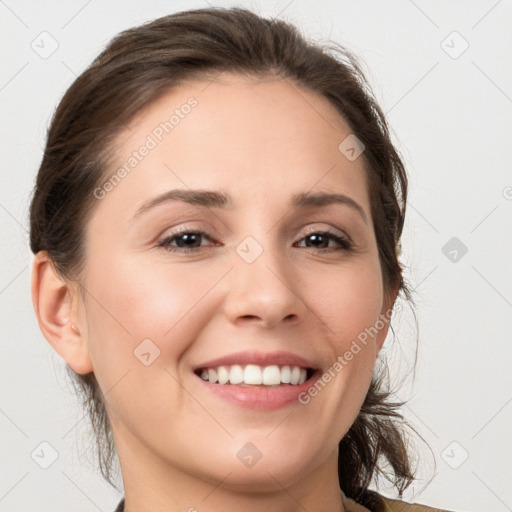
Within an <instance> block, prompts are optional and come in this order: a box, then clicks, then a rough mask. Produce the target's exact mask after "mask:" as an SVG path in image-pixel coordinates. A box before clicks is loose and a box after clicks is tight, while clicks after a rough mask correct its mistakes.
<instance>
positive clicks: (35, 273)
mask: <svg viewBox="0 0 512 512" xmlns="http://www.w3.org/2000/svg"><path fill="white" fill-rule="evenodd" d="M77 300H78V297H77V295H76V294H73V293H72V291H71V290H70V287H69V286H68V285H67V284H66V283H65V282H64V281H63V280H62V278H61V276H60V275H59V274H58V272H57V270H56V269H55V266H54V264H53V262H52V260H51V259H50V257H49V256H48V253H46V251H40V252H38V253H37V254H36V256H35V258H34V262H33V266H32V303H33V305H34V310H35V313H36V317H37V321H38V323H39V328H40V329H41V332H42V333H43V336H44V337H45V338H46V340H47V341H48V342H49V343H50V345H52V347H53V348H54V349H55V351H56V352H57V353H58V354H59V355H60V356H61V357H62V358H63V359H64V360H65V361H66V362H67V364H68V366H70V367H71V368H72V369H73V370H74V371H75V372H77V373H80V374H86V373H90V372H92V371H93V368H92V362H91V359H90V356H89V350H88V347H87V340H86V339H85V337H84V336H83V334H81V332H80V327H76V325H77V324H78V319H77V318H75V317H74V315H75V314H76V312H75V308H74V307H73V306H74V304H76V301H77Z"/></svg>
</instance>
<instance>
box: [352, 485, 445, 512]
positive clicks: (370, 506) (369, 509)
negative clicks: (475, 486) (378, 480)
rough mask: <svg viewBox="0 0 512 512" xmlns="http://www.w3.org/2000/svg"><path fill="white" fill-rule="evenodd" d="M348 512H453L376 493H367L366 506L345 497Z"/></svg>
mask: <svg viewBox="0 0 512 512" xmlns="http://www.w3.org/2000/svg"><path fill="white" fill-rule="evenodd" d="M343 499H344V501H343V505H344V506H345V510H346V512H452V511H449V510H446V509H440V508H433V507H429V506H427V505H423V504H421V503H409V502H407V501H402V500H395V499H391V498H386V497H384V496H382V495H381V494H379V493H377V492H375V491H369V490H368V491H366V494H365V500H364V501H365V505H364V506H363V505H361V504H359V503H357V502H356V501H354V500H352V499H350V498H347V497H345V496H343Z"/></svg>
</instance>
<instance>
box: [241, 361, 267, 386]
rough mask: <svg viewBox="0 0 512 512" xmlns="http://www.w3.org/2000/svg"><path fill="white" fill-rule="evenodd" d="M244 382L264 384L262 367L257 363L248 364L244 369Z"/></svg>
mask: <svg viewBox="0 0 512 512" xmlns="http://www.w3.org/2000/svg"><path fill="white" fill-rule="evenodd" d="M244 383H245V384H255V385H258V384H263V376H262V375H261V368H260V367H259V366H256V365H255V364H248V365H247V366H246V367H245V370H244Z"/></svg>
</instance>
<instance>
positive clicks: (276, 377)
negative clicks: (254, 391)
mask: <svg viewBox="0 0 512 512" xmlns="http://www.w3.org/2000/svg"><path fill="white" fill-rule="evenodd" d="M263 384H265V385H266V386H275V385H277V384H281V370H279V366H276V365H274V366H265V369H264V370H263Z"/></svg>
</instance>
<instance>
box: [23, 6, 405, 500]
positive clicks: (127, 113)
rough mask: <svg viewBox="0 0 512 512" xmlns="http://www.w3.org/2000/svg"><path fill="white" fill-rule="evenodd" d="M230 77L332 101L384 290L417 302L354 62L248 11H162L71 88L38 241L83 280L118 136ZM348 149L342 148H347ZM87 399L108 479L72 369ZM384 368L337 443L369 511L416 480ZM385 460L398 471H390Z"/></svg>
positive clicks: (397, 193) (39, 190) (35, 232)
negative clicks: (362, 179) (144, 115)
mask: <svg viewBox="0 0 512 512" xmlns="http://www.w3.org/2000/svg"><path fill="white" fill-rule="evenodd" d="M222 71H228V72H237V73H242V74H244V75H247V76H253V77H262V78H264V77H272V76H276V77H281V78H283V79H286V80H288V81H289V82H290V83H292V84H296V85H298V86H301V87H305V88H307V89H308V90H311V91H313V92H316V93H318V94H321V95H323V96H324V97H325V98H327V99H328V100H329V101H330V103H331V104H332V105H333V106H334V107H335V108H336V109H337V111H338V112H339V113H340V114H341V116H342V117H343V118H344V119H345V120H346V122H347V123H348V124H349V125H350V127H351V130H352V131H353V133H354V134H355V135H356V136H357V137H358V139H360V140H361V141H362V143H363V144H364V146H365V151H364V153H363V154H362V158H363V161H364V164H365V167H366V172H367V176H368V189H369V196H370V204H371V210H372V211H371V213H372V219H373V224H374V229H375V236H376V240H377V245H378V252H379V258H380V262H381V267H382V278H383V283H384V287H385V290H386V291H390V290H392V289H395V290H398V291H399V292H401V294H402V295H403V296H404V297H405V298H406V299H408V300H409V301H411V302H412V300H411V296H410V292H409V290H408V288H407V285H406V283H405V281H404V279H403V277H402V266H401V264H400V263H399V261H398V248H399V243H400V237H401V234H402V229H403V225H404V217H405V208H406V200H407V176H406V172H405V168H404V164H403V162H402V160H401V158H400V156H399V154H398V152H397V150H396V149H395V147H394V146H393V144H392V142H391V139H390V135H389V130H388V125H387V122H386V119H385V117H384V114H383V112H382V111H381V109H380V107H379V106H378V104H377V102H376V100H375V99H374V96H373V94H372V91H371V89H370V87H369V85H368V83H367V80H366V78H365V75H364V73H363V71H362V69H361V67H360V65H359V63H358V61H357V59H356V58H355V57H354V56H353V55H352V54H351V53H350V52H349V51H348V50H346V49H345V48H344V47H343V46H341V45H339V44H337V43H333V42H330V43H327V44H324V45H318V44H314V43H312V42H309V41H307V40H306V39H305V38H304V36H302V35H301V34H300V32H299V31H298V29H297V28H296V27H295V26H293V25H291V24H289V23H287V22H285V21H283V20H278V19H264V18H262V17H260V16H258V15H257V14H255V13H253V12H251V11H249V10H246V9H242V8H229V9H227V8H207V9H206V8H205V9H196V10H188V11H182V12H178V13H175V14H172V15H168V16H164V17H162V18H159V19H156V20H154V21H151V22H148V23H145V24H143V25H141V26H139V27H135V28H131V29H129V30H126V31H124V32H121V33H120V34H118V35H117V36H116V37H115V38H114V39H113V40H112V41H111V42H110V43H109V44H108V46H107V47H106V48H105V49H104V51H103V52H102V53H101V54H100V55H99V56H98V57H97V58H96V59H95V60H94V61H93V62H92V64H91V65H90V66H89V67H88V68H87V69H86V70H85V71H84V72H83V73H82V74H81V75H80V76H79V77H78V78H77V79H76V80H75V81H74V83H73V84H72V85H71V86H70V88H69V89H68V90H67V92H66V93H65V95H64V97H63V98H62V100H61V102H60V103H59V105H58V107H57V109H56V111H55V113H54V115H53V118H52V121H51V125H50V127H49V130H48V136H47V144H46V149H45V153H44V157H43V160H42V162H41V166H40V168H39V172H38V175H37V179H36V184H35V187H34V191H33V196H32V202H31V207H30V244H31V250H32V252H33V253H34V254H36V253H37V252H39V251H47V253H48V254H49V256H50V258H51V259H52V261H53V263H54V265H55V267H56V269H57V271H58V272H59V273H60V274H61V276H62V277H65V278H66V279H68V280H70V281H76V282H78V283H80V274H81V272H82V270H83V269H84V267H85V265H86V256H85V255H86V247H84V227H85V225H86V223H87V220H88V218H89V215H90V214H91V212H92V211H93V209H94V206H95V204H96V202H97V199H96V198H95V197H94V195H93V191H94V189H95V188H96V187H98V186H100V185H101V184H102V181H104V180H105V179H106V176H107V171H108V168H107V163H108V161H109V157H110V156H111V154H110V153H109V149H111V147H112V142H113V140H114V139H115V137H116V135H117V134H119V132H120V131H121V130H122V129H123V127H124V126H126V123H128V122H129V121H130V119H132V118H133V116H134V115H135V114H137V113H138V112H139V111H141V109H142V108H143V107H146V106H148V105H149V104H150V103H152V102H154V101H156V100H157V99H158V98H160V97H161V96H162V95H163V94H166V93H168V92H169V91H170V89H171V88H172V87H174V86H176V85H178V84H180V83H181V82H183V81H184V80H188V79H194V78H204V77H207V76H210V77H213V76H215V74H217V73H220V72H222ZM340 142H341V141H340ZM67 370H68V373H69V375H70V376H71V377H72V380H73V382H74V384H75V386H76V389H77V390H78V391H79V392H80V393H81V394H82V395H83V398H84V401H83V404H84V406H85V408H86V410H87V412H88V414H89V418H90V420H91V424H92V430H93V432H94V434H95V438H96V448H97V451H98V459H99V466H100V470H101V472H102V474H103V476H104V478H105V479H106V480H107V481H108V482H109V483H110V484H111V485H113V486H114V487H115V484H114V482H113V481H112V462H113V460H114V458H115V456H116V449H115V444H114V442H113V437H112V432H111V427H110V422H109V419H108V416H107V413H106V409H105V405H104V402H103V395H102V392H101V391H100V389H99V386H98V382H97V380H96V378H95V376H94V373H93V372H91V373H89V374H87V375H80V374H77V373H75V372H74V371H73V370H71V368H70V367H67ZM387 373H388V369H387V365H385V364H384V366H381V368H380V371H379V372H378V374H377V375H374V377H373V380H372V383H371V385H370V388H369V390H368V393H367V396H366V399H365V401H364V404H363V406H362V408H361V411H360V413H359V415H358V417H357V419H356V421H355V422H354V424H353V425H352V427H351V428H350V430H349V431H348V433H347V434H346V435H345V436H344V438H343V439H342V440H341V441H340V443H339V463H338V466H339V469H338V473H339V482H340V486H341V488H342V490H343V492H344V493H345V494H346V495H347V496H348V497H351V498H353V499H355V500H357V501H359V502H360V503H363V504H365V503H366V504H369V500H370V495H371V493H368V492H367V490H368V487H369V485H370V483H371V481H372V480H373V478H375V477H376V476H378V475H379V474H381V473H382V474H384V476H385V477H386V478H387V479H389V480H391V482H392V483H393V485H395V486H396V488H397V490H398V492H399V494H400V495H402V493H403V491H404V490H405V488H407V486H408V485H409V484H410V483H411V482H412V480H413V479H414V472H413V470H412V467H411V457H410V454H409V452H408V444H407V439H406V437H405V430H404V428H405V427H408V425H407V424H406V423H405V422H404V421H403V417H402V415H401V414H400V413H399V412H398V408H399V407H400V406H401V405H403V403H390V402H389V401H388V399H389V397H390V395H391V393H390V391H389V389H388V388H387V382H388V375H387ZM381 459H385V461H387V464H388V467H390V468H391V470H392V471H391V472H383V471H382V469H381V465H379V461H381Z"/></svg>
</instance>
